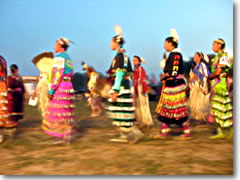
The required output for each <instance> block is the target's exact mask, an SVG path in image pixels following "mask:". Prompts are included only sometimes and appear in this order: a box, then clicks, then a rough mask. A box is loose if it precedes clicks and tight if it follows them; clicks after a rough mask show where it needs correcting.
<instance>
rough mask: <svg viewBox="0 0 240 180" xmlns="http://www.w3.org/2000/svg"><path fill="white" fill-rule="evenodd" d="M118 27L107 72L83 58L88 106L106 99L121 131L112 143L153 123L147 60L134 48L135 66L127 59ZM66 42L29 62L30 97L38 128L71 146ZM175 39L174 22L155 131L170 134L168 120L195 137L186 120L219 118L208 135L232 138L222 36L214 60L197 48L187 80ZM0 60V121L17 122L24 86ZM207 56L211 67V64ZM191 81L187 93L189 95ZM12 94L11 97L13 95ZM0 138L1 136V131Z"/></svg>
mask: <svg viewBox="0 0 240 180" xmlns="http://www.w3.org/2000/svg"><path fill="white" fill-rule="evenodd" d="M115 32H116V36H114V37H113V38H112V40H111V43H110V47H111V49H112V50H113V51H116V55H115V57H114V58H113V60H112V62H111V65H110V68H109V70H108V71H107V74H108V78H107V79H106V78H104V77H103V76H101V75H100V74H99V73H98V72H97V71H96V70H95V69H94V68H93V67H91V66H89V65H87V64H86V63H82V65H83V67H84V68H83V69H84V70H86V72H87V75H88V77H89V82H88V89H89V93H87V94H85V95H86V96H87V97H88V102H89V105H90V106H91V109H92V114H91V116H92V117H95V116H98V115H100V114H101V113H102V111H103V107H102V105H101V102H102V97H105V98H107V101H108V106H106V114H107V115H108V117H109V118H111V119H112V124H113V126H114V127H116V129H117V130H118V132H119V136H118V137H116V138H112V139H110V141H111V142H125V143H136V142H138V141H139V140H140V139H141V138H142V137H143V136H144V134H143V132H142V131H141V129H142V128H145V127H152V126H153V125H154V121H153V118H152V115H151V111H150V107H149V100H148V83H147V75H146V71H145V70H144V68H143V66H142V64H144V63H146V62H145V60H144V59H143V58H142V57H140V56H137V55H136V56H134V57H133V60H132V63H133V65H134V69H132V65H131V61H130V58H129V56H128V54H127V52H126V50H125V49H124V48H123V45H124V43H125V40H124V38H123V31H122V28H121V27H120V26H119V25H116V26H115ZM71 42H72V41H70V40H69V39H66V38H59V39H58V40H57V41H56V43H55V46H54V51H55V52H56V56H55V57H54V56H53V53H51V52H44V53H42V54H40V55H38V56H36V57H34V58H33V61H32V62H33V63H34V64H35V65H36V67H37V68H38V69H39V70H40V78H39V82H38V85H37V88H36V90H35V92H34V94H33V96H32V98H35V97H37V98H38V103H39V109H40V110H41V113H42V117H43V121H42V129H43V131H44V132H45V133H47V134H48V135H50V136H53V137H56V140H55V141H54V142H53V144H61V145H62V144H64V145H68V144H70V143H71V142H72V140H73V136H74V134H75V133H77V131H76V129H75V125H74V124H75V123H74V118H73V110H74V89H73V85H72V78H73V64H72V60H71V58H70V57H69V55H68V54H67V49H68V48H69V46H70V43H71ZM178 44H179V36H178V33H177V31H176V30H175V29H171V30H170V36H169V37H167V38H166V39H165V41H164V49H165V51H166V52H168V53H169V55H168V56H166V55H164V58H163V59H162V61H161V62H160V67H161V68H162V69H163V73H162V74H161V78H160V79H161V84H162V88H161V96H160V99H159V102H158V104H157V107H156V110H155V111H156V113H157V117H158V120H159V121H160V122H161V127H160V131H159V133H158V134H157V135H155V136H153V138H154V139H164V138H167V137H169V136H171V130H172V128H173V125H175V126H176V125H177V126H178V127H180V128H181V130H182V133H181V134H180V135H178V136H177V137H178V138H179V139H190V138H192V133H191V128H190V119H196V120H200V121H201V120H202V121H208V122H215V123H216V124H217V125H218V128H217V134H216V135H214V136H211V137H210V138H212V139H216V138H232V136H233V105H232V99H231V96H230V90H229V89H230V88H231V84H232V74H231V72H232V69H233V60H232V59H231V58H229V56H228V54H227V53H226V52H225V51H224V49H225V42H224V40H223V39H220V38H219V39H216V40H214V41H213V45H212V50H213V51H214V53H216V56H215V57H214V58H213V59H212V60H211V63H210V62H209V58H208V57H207V56H206V55H205V54H204V53H202V52H196V53H195V55H194V62H195V64H196V65H195V66H194V68H193V69H192V70H191V72H190V78H189V79H188V80H187V79H186V77H184V67H183V57H182V53H181V50H180V49H179V48H178ZM0 60H1V64H0V101H1V104H0V127H2V128H9V127H16V126H17V125H18V120H19V119H20V118H22V115H23V114H22V109H20V110H19V109H13V108H11V107H18V108H20V107H22V105H20V104H16V103H18V101H16V99H18V100H19V101H20V100H21V98H23V97H21V98H19V97H20V96H19V94H23V93H24V86H23V83H22V79H21V78H20V76H19V75H18V68H17V66H16V65H12V66H11V73H12V75H10V76H9V77H8V78H7V71H6V61H5V60H4V59H3V58H2V57H1V59H0ZM209 63H210V64H211V69H208V65H209ZM13 81H14V83H13V84H17V83H19V84H21V85H19V84H18V86H11V84H12V82H13ZM132 86H133V87H132ZM188 88H190V96H189V98H187V94H186V92H187V89H188ZM132 90H133V91H132ZM20 92H21V93H20ZM11 97H14V98H15V99H14V100H11ZM12 103H13V104H12ZM11 104H12V105H11ZM0 137H1V139H2V140H3V135H1V132H0Z"/></svg>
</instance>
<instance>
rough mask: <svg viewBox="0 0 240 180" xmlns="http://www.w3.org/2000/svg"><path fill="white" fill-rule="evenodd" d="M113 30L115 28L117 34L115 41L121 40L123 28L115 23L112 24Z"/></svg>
mask: <svg viewBox="0 0 240 180" xmlns="http://www.w3.org/2000/svg"><path fill="white" fill-rule="evenodd" d="M114 30H115V32H116V34H117V39H116V41H117V42H120V41H121V40H123V29H122V27H121V26H120V25H118V24H116V25H115V26H114Z"/></svg>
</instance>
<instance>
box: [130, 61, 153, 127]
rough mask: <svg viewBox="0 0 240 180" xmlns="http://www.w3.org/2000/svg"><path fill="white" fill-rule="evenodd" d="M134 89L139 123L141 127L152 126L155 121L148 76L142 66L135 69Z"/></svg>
mask: <svg viewBox="0 0 240 180" xmlns="http://www.w3.org/2000/svg"><path fill="white" fill-rule="evenodd" d="M133 87H134V103H135V107H136V111H135V113H136V120H137V123H138V125H139V126H140V127H144V126H152V125H153V120H152V115H151V112H150V107H149V100H148V85H147V75H146V72H145V70H144V68H143V67H142V66H141V65H140V64H139V65H138V66H136V67H135V69H134V74H133Z"/></svg>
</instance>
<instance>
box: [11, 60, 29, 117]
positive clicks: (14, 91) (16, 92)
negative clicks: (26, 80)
mask: <svg viewBox="0 0 240 180" xmlns="http://www.w3.org/2000/svg"><path fill="white" fill-rule="evenodd" d="M10 72H11V75H9V76H8V109H9V113H10V118H11V120H12V121H18V120H19V119H22V118H23V101H24V92H25V88H24V85H23V80H22V77H21V76H20V75H19V73H18V66H17V65H16V64H12V65H11V66H10Z"/></svg>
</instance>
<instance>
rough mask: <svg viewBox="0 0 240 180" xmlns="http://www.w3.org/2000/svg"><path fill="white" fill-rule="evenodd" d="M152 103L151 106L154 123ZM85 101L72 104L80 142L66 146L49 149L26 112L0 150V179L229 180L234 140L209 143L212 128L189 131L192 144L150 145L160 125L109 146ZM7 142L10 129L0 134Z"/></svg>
mask: <svg viewBox="0 0 240 180" xmlns="http://www.w3.org/2000/svg"><path fill="white" fill-rule="evenodd" d="M155 107H156V102H151V111H152V114H153V117H155V114H154V109H155ZM89 115H90V109H89V106H88V105H87V104H86V103H85V101H84V100H83V99H82V100H79V101H78V102H76V109H75V119H76V122H77V127H78V132H79V133H80V136H79V137H77V138H76V139H75V141H74V142H73V143H72V144H71V145H69V146H57V145H52V144H50V142H51V141H52V138H51V137H50V136H48V135H46V134H45V133H44V132H43V131H42V130H41V127H40V126H41V115H40V114H39V112H38V109H37V107H30V106H28V105H26V106H25V117H24V119H23V120H22V121H21V122H20V125H19V127H18V128H17V131H16V136H15V138H13V139H10V138H7V140H6V141H4V142H3V143H2V144H0V160H1V163H0V174H1V175H232V174H233V140H232V139H231V140H211V139H209V138H208V137H209V136H211V135H212V132H213V130H214V126H213V125H209V124H202V125H196V124H193V125H192V130H193V138H192V139H191V140H177V139H175V138H169V139H164V140H154V139H152V138H151V136H152V135H154V134H157V132H158V130H159V125H160V124H159V122H158V121H157V120H156V125H155V126H154V127H153V128H150V129H143V132H144V134H145V137H144V138H143V139H142V140H141V141H140V142H138V143H137V144H124V143H112V142H109V139H111V138H113V137H114V136H116V135H117V131H116V130H115V129H114V128H113V127H112V124H111V120H110V119H107V118H106V117H105V116H104V115H102V116H100V117H95V118H91V117H90V116H89ZM0 131H2V133H4V134H5V136H6V137H8V136H10V134H11V133H13V132H14V129H1V130H0Z"/></svg>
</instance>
